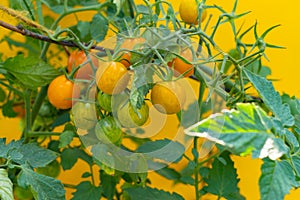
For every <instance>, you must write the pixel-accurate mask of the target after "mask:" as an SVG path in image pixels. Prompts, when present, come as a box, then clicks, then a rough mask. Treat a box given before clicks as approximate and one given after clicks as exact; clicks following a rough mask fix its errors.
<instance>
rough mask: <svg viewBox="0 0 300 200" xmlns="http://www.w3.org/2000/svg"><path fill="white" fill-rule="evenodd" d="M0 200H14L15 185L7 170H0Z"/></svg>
mask: <svg viewBox="0 0 300 200" xmlns="http://www.w3.org/2000/svg"><path fill="white" fill-rule="evenodd" d="M0 199H2V200H13V199H14V195H13V184H12V182H11V180H10V179H9V178H8V173H7V171H6V170H5V169H1V168H0Z"/></svg>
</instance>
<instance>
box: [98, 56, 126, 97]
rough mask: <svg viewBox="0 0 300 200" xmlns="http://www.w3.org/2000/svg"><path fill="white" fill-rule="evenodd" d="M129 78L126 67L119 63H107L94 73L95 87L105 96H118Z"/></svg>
mask: <svg viewBox="0 0 300 200" xmlns="http://www.w3.org/2000/svg"><path fill="white" fill-rule="evenodd" d="M129 78H130V76H129V74H128V72H127V69H126V67H125V66H124V65H123V64H122V63H120V62H109V63H107V64H106V65H104V66H101V67H99V68H98V70H97V73H96V83H97V86H98V88H99V89H100V90H101V91H102V92H104V93H106V94H119V93H121V92H122V91H124V90H125V88H126V87H127V85H128V82H129Z"/></svg>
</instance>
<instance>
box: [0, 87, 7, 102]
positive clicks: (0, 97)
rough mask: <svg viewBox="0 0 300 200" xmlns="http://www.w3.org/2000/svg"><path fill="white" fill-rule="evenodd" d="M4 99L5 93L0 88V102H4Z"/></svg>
mask: <svg viewBox="0 0 300 200" xmlns="http://www.w3.org/2000/svg"><path fill="white" fill-rule="evenodd" d="M5 99H6V93H5V91H4V90H3V89H2V87H0V102H3V101H5Z"/></svg>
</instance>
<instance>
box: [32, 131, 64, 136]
mask: <svg viewBox="0 0 300 200" xmlns="http://www.w3.org/2000/svg"><path fill="white" fill-rule="evenodd" d="M28 135H30V137H40V136H60V135H61V133H58V132H37V131H34V132H33V131H29V132H28Z"/></svg>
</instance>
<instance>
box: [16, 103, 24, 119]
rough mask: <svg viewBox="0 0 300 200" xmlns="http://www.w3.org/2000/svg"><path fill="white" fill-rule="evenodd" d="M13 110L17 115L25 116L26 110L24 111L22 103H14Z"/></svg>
mask: <svg viewBox="0 0 300 200" xmlns="http://www.w3.org/2000/svg"><path fill="white" fill-rule="evenodd" d="M13 111H14V112H15V113H17V117H19V118H23V117H25V114H26V112H25V108H24V104H18V105H14V106H13Z"/></svg>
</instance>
